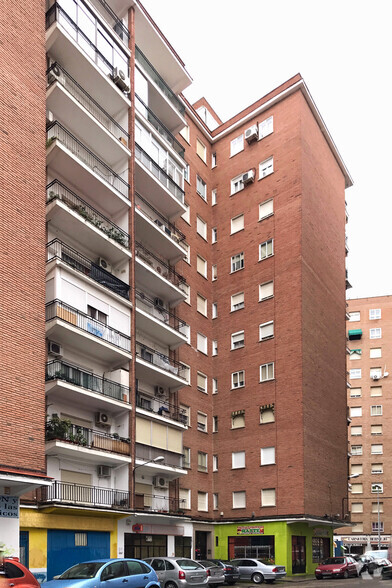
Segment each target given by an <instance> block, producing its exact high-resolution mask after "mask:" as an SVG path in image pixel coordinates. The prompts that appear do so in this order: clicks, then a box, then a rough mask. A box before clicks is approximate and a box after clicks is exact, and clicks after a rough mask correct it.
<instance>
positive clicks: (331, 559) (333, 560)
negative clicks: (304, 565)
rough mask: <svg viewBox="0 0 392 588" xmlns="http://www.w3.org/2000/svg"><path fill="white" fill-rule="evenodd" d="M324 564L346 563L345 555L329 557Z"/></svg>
mask: <svg viewBox="0 0 392 588" xmlns="http://www.w3.org/2000/svg"><path fill="white" fill-rule="evenodd" d="M323 564H325V565H326V566H330V565H336V564H344V557H328V558H327V559H326V560H325V561H323Z"/></svg>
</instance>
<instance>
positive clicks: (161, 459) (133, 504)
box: [132, 455, 165, 508]
mask: <svg viewBox="0 0 392 588" xmlns="http://www.w3.org/2000/svg"><path fill="white" fill-rule="evenodd" d="M164 460H165V458H164V456H163V455H158V456H157V457H154V458H153V459H149V460H148V461H144V462H143V463H139V465H135V466H134V467H133V468H132V507H133V508H135V500H136V498H135V496H136V492H135V485H136V476H135V471H136V470H137V468H141V467H142V466H145V465H147V464H149V463H159V462H161V461H164Z"/></svg>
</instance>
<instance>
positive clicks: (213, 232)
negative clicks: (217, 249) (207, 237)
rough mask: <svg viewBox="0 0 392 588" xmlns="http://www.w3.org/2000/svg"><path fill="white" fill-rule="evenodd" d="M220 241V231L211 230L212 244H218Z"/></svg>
mask: <svg viewBox="0 0 392 588" xmlns="http://www.w3.org/2000/svg"><path fill="white" fill-rule="evenodd" d="M217 240H218V229H217V228H216V227H214V228H213V229H211V243H216V242H217Z"/></svg>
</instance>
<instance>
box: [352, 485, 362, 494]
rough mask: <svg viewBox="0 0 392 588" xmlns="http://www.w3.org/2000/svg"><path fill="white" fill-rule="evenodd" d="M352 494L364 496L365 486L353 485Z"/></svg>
mask: <svg viewBox="0 0 392 588" xmlns="http://www.w3.org/2000/svg"><path fill="white" fill-rule="evenodd" d="M351 493H352V494H362V493H363V484H351Z"/></svg>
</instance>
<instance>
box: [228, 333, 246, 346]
mask: <svg viewBox="0 0 392 588" xmlns="http://www.w3.org/2000/svg"><path fill="white" fill-rule="evenodd" d="M244 345H245V332H244V331H238V332H237V333H232V335H231V349H238V348H239V347H244Z"/></svg>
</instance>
